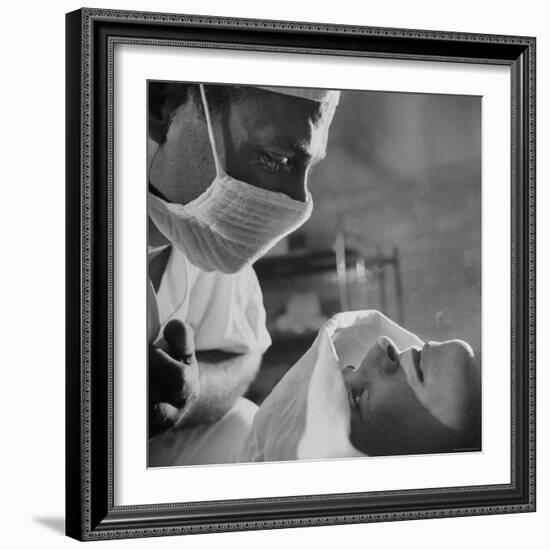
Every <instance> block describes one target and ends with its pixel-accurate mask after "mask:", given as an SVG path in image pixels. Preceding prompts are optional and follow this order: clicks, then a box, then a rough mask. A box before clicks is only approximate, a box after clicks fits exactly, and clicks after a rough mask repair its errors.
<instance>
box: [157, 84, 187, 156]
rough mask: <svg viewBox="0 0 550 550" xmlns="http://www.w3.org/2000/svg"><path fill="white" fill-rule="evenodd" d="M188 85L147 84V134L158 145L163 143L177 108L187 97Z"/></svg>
mask: <svg viewBox="0 0 550 550" xmlns="http://www.w3.org/2000/svg"><path fill="white" fill-rule="evenodd" d="M189 89H190V85H189V84H182V83H177V82H149V88H148V106H149V108H148V133H149V137H150V138H151V139H152V140H153V141H154V142H156V143H158V144H159V145H160V144H162V143H164V141H165V139H166V134H167V133H168V129H169V128H170V123H171V122H172V118H173V116H174V113H175V112H176V110H177V108H178V107H179V106H180V105H181V104H182V103H185V101H187V99H188V97H189Z"/></svg>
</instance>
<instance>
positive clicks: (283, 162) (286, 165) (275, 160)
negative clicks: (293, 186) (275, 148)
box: [260, 152, 291, 174]
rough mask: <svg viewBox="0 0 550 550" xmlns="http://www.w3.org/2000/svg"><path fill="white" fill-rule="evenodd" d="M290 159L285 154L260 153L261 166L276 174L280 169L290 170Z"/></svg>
mask: <svg viewBox="0 0 550 550" xmlns="http://www.w3.org/2000/svg"><path fill="white" fill-rule="evenodd" d="M290 163H291V161H290V159H289V158H288V157H285V156H279V155H273V154H269V153H265V152H262V153H260V164H261V166H262V168H264V169H265V170H268V171H269V172H272V173H273V174H278V173H279V172H281V171H282V170H285V171H289V170H290Z"/></svg>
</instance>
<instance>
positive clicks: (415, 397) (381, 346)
mask: <svg viewBox="0 0 550 550" xmlns="http://www.w3.org/2000/svg"><path fill="white" fill-rule="evenodd" d="M343 376H344V380H345V383H346V387H347V390H348V396H349V403H350V410H351V428H350V440H351V443H352V444H353V445H354V446H355V447H356V448H357V449H358V450H360V451H362V452H363V453H365V454H367V455H371V456H372V455H393V454H411V453H414V454H418V453H437V452H446V451H458V450H466V449H469V450H472V449H478V448H479V447H480V429H479V424H480V418H479V416H480V410H479V409H480V392H479V390H480V385H479V371H478V368H477V365H476V363H475V361H474V356H473V352H472V350H471V348H470V346H468V344H466V343H465V342H462V341H460V340H450V341H447V342H443V343H435V342H429V343H427V344H424V345H423V346H422V347H420V346H415V347H411V348H408V349H407V350H405V351H402V352H399V351H398V349H397V347H396V345H395V343H394V342H393V341H392V340H391V339H389V338H387V337H385V336H382V337H380V338H378V339H377V340H376V341H375V342H374V343H373V344H372V345H371V346H370V348H369V350H368V352H367V353H366V355H365V357H364V359H363V360H362V361H361V364H360V365H359V367H357V368H355V367H353V366H348V367H345V368H344V370H343Z"/></svg>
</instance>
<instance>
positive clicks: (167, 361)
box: [149, 319, 199, 438]
mask: <svg viewBox="0 0 550 550" xmlns="http://www.w3.org/2000/svg"><path fill="white" fill-rule="evenodd" d="M163 336H164V340H165V342H166V345H163V348H161V347H158V346H154V345H150V346H149V437H150V438H151V437H154V436H155V435H158V434H160V433H162V432H164V431H166V430H168V429H169V428H172V427H174V426H176V425H179V424H181V423H182V422H183V421H184V419H185V418H186V417H187V415H188V413H189V411H190V409H191V408H192V406H193V404H194V402H195V401H196V400H197V397H198V395H199V367H198V363H197V359H196V357H195V343H194V337H193V331H192V329H191V328H190V327H189V326H187V325H185V324H184V323H182V322H181V321H179V320H177V319H173V320H172V321H170V322H169V323H167V324H166V326H165V327H164V331H163Z"/></svg>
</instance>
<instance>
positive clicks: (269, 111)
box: [230, 88, 332, 156]
mask: <svg viewBox="0 0 550 550" xmlns="http://www.w3.org/2000/svg"><path fill="white" fill-rule="evenodd" d="M230 119H231V122H232V124H234V125H235V126H236V128H235V129H239V130H241V131H243V132H245V133H246V134H247V137H248V138H249V139H253V140H254V141H255V142H257V143H258V145H263V146H266V147H268V146H272V147H280V148H281V149H282V150H285V151H292V152H294V153H296V154H298V155H300V154H301V155H303V156H308V155H311V154H312V153H313V151H312V148H314V149H315V150H318V149H319V145H321V143H324V141H325V134H326V133H327V132H328V128H329V126H330V122H331V120H332V112H329V111H328V110H327V108H326V106H325V105H323V104H322V103H320V102H316V101H310V100H307V99H303V98H297V97H293V96H289V95H284V94H277V93H273V92H268V91H264V90H256V89H254V88H249V89H247V91H246V93H244V94H241V95H239V96H238V99H237V101H235V102H234V104H233V106H232V112H231V115H230ZM317 142H321V143H317Z"/></svg>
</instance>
